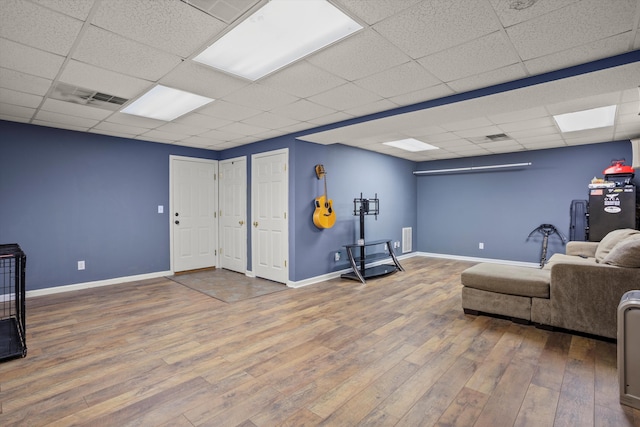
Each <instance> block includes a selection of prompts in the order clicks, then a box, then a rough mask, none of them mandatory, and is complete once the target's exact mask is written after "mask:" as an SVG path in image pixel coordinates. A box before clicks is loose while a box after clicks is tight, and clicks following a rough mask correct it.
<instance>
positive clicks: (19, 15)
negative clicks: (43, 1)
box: [0, 1, 82, 56]
mask: <svg viewBox="0 0 640 427" xmlns="http://www.w3.org/2000/svg"><path fill="white" fill-rule="evenodd" d="M34 28H37V29H38V30H37V31H34ZM80 28H82V21H79V20H77V19H73V18H71V17H69V16H65V15H62V14H60V13H57V12H54V11H51V10H49V9H47V8H44V7H40V6H38V5H35V4H33V3H29V2H26V1H20V2H12V3H11V4H10V5H6V4H5V5H3V7H2V13H0V37H6V38H8V39H10V40H15V41H19V42H20V43H23V44H26V45H29V46H32V47H35V48H38V49H42V50H45V51H47V52H52V53H55V54H58V55H63V56H64V55H67V54H68V53H69V51H70V50H71V46H73V42H74V41H75V39H76V37H77V35H78V33H79V32H80Z"/></svg>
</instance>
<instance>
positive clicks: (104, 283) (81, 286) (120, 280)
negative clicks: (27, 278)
mask: <svg viewBox="0 0 640 427" xmlns="http://www.w3.org/2000/svg"><path fill="white" fill-rule="evenodd" d="M172 274H173V272H172V271H158V272H155V273H146V274H138V275H135V276H126V277H116V278H113V279H106V280H96V281H95V282H85V283H75V284H73V285H64V286H56V287H54V288H44V289H35V290H32V291H26V292H25V296H26V297H27V298H28V297H37V296H41V295H50V294H58V293H61V292H70V291H78V290H80V289H90V288H97V287H99V286H109V285H116V284H119V283H125V282H135V281H137V280H147V279H156V278H158V277H165V276H171V275H172Z"/></svg>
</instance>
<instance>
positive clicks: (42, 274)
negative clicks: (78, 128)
mask: <svg viewBox="0 0 640 427" xmlns="http://www.w3.org/2000/svg"><path fill="white" fill-rule="evenodd" d="M0 135H1V136H2V137H1V140H0V156H1V157H0V243H18V244H20V246H21V247H22V249H23V250H24V251H25V253H26V254H27V289H28V290H34V289H42V288H49V287H54V286H60V285H68V284H73V283H84V282H90V281H96V280H105V279H110V278H116V277H125V276H132V275H138V274H145V273H152V272H158V271H166V270H169V269H170V258H169V218H168V212H169V156H170V155H172V154H173V155H183V156H190V157H201V158H208V159H216V158H217V153H216V152H214V151H208V150H198V149H190V148H187V147H179V146H175V145H166V144H155V143H151V142H144V141H137V140H131V139H122V138H115V137H110V136H104V135H97V134H89V133H82V132H73V131H67V130H61V129H54V128H47V127H40V126H33V125H26V124H20V123H12V122H6V121H0ZM158 205H163V206H164V213H163V214H159V213H157V212H158ZM79 260H85V261H86V270H82V271H79V270H78V268H77V261H79Z"/></svg>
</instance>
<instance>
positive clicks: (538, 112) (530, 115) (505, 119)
mask: <svg viewBox="0 0 640 427" xmlns="http://www.w3.org/2000/svg"><path fill="white" fill-rule="evenodd" d="M548 115H549V113H548V112H547V110H546V109H545V108H544V107H535V108H529V109H527V110H519V111H508V112H506V113H502V114H493V115H491V116H489V117H488V118H489V120H491V121H492V122H493V123H495V124H497V125H503V124H506V123H513V122H521V121H526V120H530V119H536V118H539V117H546V116H548Z"/></svg>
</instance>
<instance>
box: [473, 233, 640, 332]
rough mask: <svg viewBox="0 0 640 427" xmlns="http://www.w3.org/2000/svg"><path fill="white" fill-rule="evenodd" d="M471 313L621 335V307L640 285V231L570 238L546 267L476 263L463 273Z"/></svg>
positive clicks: (568, 328) (579, 330) (541, 324)
mask: <svg viewBox="0 0 640 427" xmlns="http://www.w3.org/2000/svg"><path fill="white" fill-rule="evenodd" d="M461 282H462V285H463V286H462V308H463V309H464V312H465V313H467V314H475V315H478V314H482V313H484V314H494V315H500V316H506V317H509V318H511V319H512V320H514V321H518V322H524V323H531V322H532V323H535V324H537V325H540V326H548V327H556V328H561V329H567V330H571V331H577V332H582V333H586V334H591V335H597V336H601V337H605V338H611V339H615V338H616V334H617V307H618V305H619V303H620V299H621V298H622V295H624V293H625V292H627V291H630V290H634V289H640V231H638V230H633V229H620V230H614V231H612V232H610V233H609V234H607V235H606V236H605V237H604V238H603V239H602V241H600V242H575V241H574V242H568V243H567V247H566V253H565V254H554V255H553V256H552V257H551V259H550V260H549V262H548V263H547V264H546V265H545V266H544V267H543V268H542V269H537V268H529V267H521V266H511V265H504V264H491V263H480V264H476V265H474V266H472V267H470V268H468V269H466V270H465V271H464V272H462V275H461Z"/></svg>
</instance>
